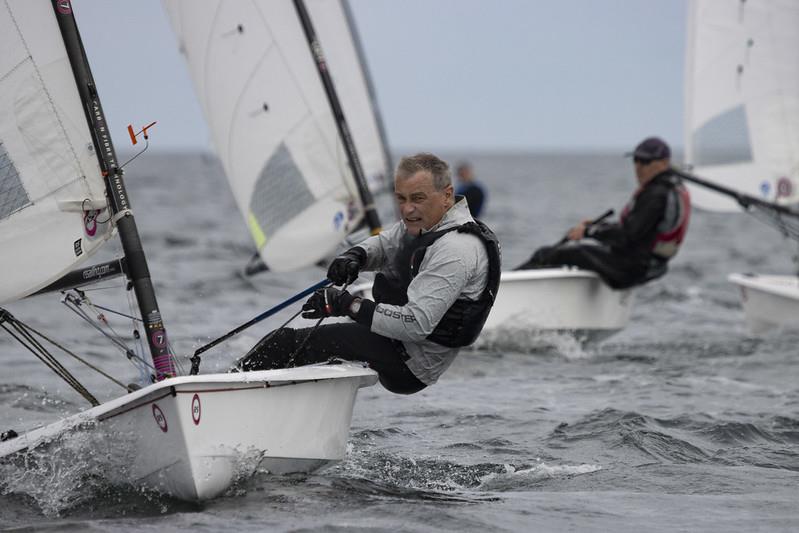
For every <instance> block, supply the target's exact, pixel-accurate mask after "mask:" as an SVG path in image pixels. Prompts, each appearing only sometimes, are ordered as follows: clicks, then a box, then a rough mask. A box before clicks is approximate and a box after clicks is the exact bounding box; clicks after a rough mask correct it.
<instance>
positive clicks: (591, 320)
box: [352, 268, 633, 341]
mask: <svg viewBox="0 0 799 533" xmlns="http://www.w3.org/2000/svg"><path fill="white" fill-rule="evenodd" d="M352 292H353V293H354V294H358V293H360V294H362V295H364V296H366V297H371V285H366V284H364V285H359V286H356V287H354V288H353V289H352ZM632 302H633V294H632V290H621V291H617V290H613V289H611V288H610V287H608V286H607V285H606V284H605V283H604V282H603V281H602V280H601V279H600V277H599V276H598V275H597V274H595V273H594V272H589V271H586V270H579V269H575V268H542V269H535V270H519V271H508V272H502V277H501V279H500V284H499V294H498V295H497V300H496V302H494V307H493V308H492V309H491V314H489V315H488V320H487V321H486V324H485V327H484V329H483V331H484V332H485V333H488V332H490V333H491V335H492V336H493V335H496V334H497V333H498V332H502V331H505V330H519V329H524V330H525V331H527V332H534V333H542V334H546V333H569V334H573V335H575V336H576V337H577V338H578V339H581V340H590V341H599V340H602V339H605V338H607V337H609V336H611V335H613V334H614V333H616V332H618V331H620V330H621V329H623V328H624V327H625V326H626V325H627V322H629V319H630V309H631V307H632Z"/></svg>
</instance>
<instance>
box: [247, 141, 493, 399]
mask: <svg viewBox="0 0 799 533" xmlns="http://www.w3.org/2000/svg"><path fill="white" fill-rule="evenodd" d="M394 187H395V194H396V199H397V202H398V203H399V209H400V213H401V216H402V219H401V220H400V221H399V222H397V223H396V224H395V225H394V226H392V227H391V228H389V229H388V230H386V231H384V232H382V233H380V234H379V235H375V236H372V237H369V238H368V239H366V240H365V241H363V242H362V243H360V244H359V245H357V246H355V247H353V248H350V249H349V250H347V251H346V252H344V253H343V254H341V255H340V256H338V257H336V258H335V259H334V260H333V262H332V263H331V264H330V267H329V269H328V278H329V279H330V280H331V281H333V282H334V283H335V284H338V285H343V284H349V283H352V282H353V281H354V280H355V279H356V278H357V277H358V273H359V272H361V271H364V270H365V271H377V272H378V274H377V276H376V278H375V285H374V288H373V294H374V298H375V301H372V300H369V299H365V298H359V297H354V296H352V295H351V294H349V293H348V292H347V291H346V290H343V289H338V288H335V287H327V288H324V289H320V290H318V291H317V292H315V293H314V294H313V295H312V296H311V297H310V298H309V299H308V301H307V302H306V303H305V305H304V306H303V310H304V313H303V317H305V318H312V319H313V318H323V317H328V316H348V317H350V318H352V319H353V320H354V321H355V322H345V323H335V324H328V325H322V326H320V327H318V328H316V329H313V328H306V329H299V330H295V329H290V328H283V329H280V330H276V331H275V332H272V333H270V334H269V335H267V336H266V337H264V338H263V339H262V340H261V341H260V342H259V343H258V344H257V345H255V347H253V348H252V350H250V352H249V353H248V354H247V355H245V356H244V357H243V358H242V359H241V360H240V361H239V363H238V365H237V368H238V369H239V370H243V371H247V370H263V369H271V368H284V367H286V366H295V365H303V364H309V363H315V362H321V361H326V360H327V359H329V358H330V357H339V358H341V359H346V360H357V361H364V362H366V363H368V364H369V366H370V367H371V368H372V369H374V370H375V371H376V372H377V373H378V375H379V376H380V382H381V383H382V384H383V386H384V387H385V388H386V389H388V390H390V391H392V392H395V393H400V394H412V393H415V392H418V391H420V390H422V389H423V388H425V387H426V386H428V385H432V384H433V383H435V382H436V381H437V380H438V378H439V377H440V376H441V374H442V373H443V372H444V371H445V370H446V369H447V368H448V367H449V365H450V364H451V363H452V361H453V360H454V359H455V357H456V356H457V354H458V350H459V349H460V347H462V346H466V345H468V344H471V343H473V342H474V341H475V339H476V338H477V336H478V334H479V333H480V330H481V329H482V327H483V324H484V323H485V320H486V318H487V317H488V312H489V311H490V310H491V306H492V305H493V303H494V299H495V297H496V294H497V288H498V286H499V273H500V251H499V243H498V241H497V239H496V237H495V236H494V234H493V233H492V232H491V230H489V229H488V227H486V226H485V224H483V223H481V222H476V221H475V220H474V219H473V218H472V217H471V215H470V214H469V209H468V207H467V205H466V201H465V200H463V198H462V197H457V198H456V197H455V195H454V193H453V187H452V179H451V175H450V170H449V167H448V165H447V163H445V162H444V161H442V160H441V159H439V158H438V157H436V156H434V155H432V154H427V153H421V154H417V155H414V156H409V157H404V158H403V159H402V160H401V161H400V163H399V165H398V167H397V171H396V175H395V180H394Z"/></svg>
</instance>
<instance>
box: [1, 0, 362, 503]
mask: <svg viewBox="0 0 799 533" xmlns="http://www.w3.org/2000/svg"><path fill="white" fill-rule="evenodd" d="M0 44H2V50H3V54H2V55H0V248H2V249H3V251H4V252H3V253H2V254H0V271H2V272H3V274H4V275H3V276H2V279H0V304H5V303H9V302H13V301H15V300H18V299H20V298H23V297H25V296H27V295H30V294H33V293H35V292H37V291H38V292H41V291H50V290H64V291H65V290H67V289H69V288H71V287H73V286H75V285H81V284H86V283H90V282H92V281H96V280H99V279H104V278H106V277H108V276H111V275H121V274H123V275H125V276H127V278H128V280H129V286H130V287H131V288H132V290H133V291H134V293H135V298H136V301H137V304H138V307H139V311H140V313H141V320H140V321H139V322H138V323H140V324H141V325H142V326H141V327H142V328H143V333H142V334H141V336H142V337H143V338H144V339H145V340H146V345H147V347H148V349H149V352H150V356H151V357H152V363H151V364H150V363H145V364H146V370H147V373H148V374H149V375H150V379H148V380H147V381H148V382H147V383H145V384H144V386H143V387H141V388H138V387H132V386H127V387H126V388H127V389H128V390H129V391H130V392H128V393H127V394H125V395H124V396H121V397H119V398H116V399H113V400H110V401H107V402H103V403H101V402H99V401H98V400H97V399H96V398H95V397H94V396H93V395H92V394H91V393H90V392H89V391H87V390H86V389H85V388H84V387H82V385H81V384H80V382H79V381H77V379H75V377H74V376H73V375H72V374H70V373H69V372H68V371H67V370H66V369H65V368H63V366H61V365H60V364H59V363H58V362H57V361H56V360H55V359H54V358H53V357H52V354H50V353H49V351H48V349H47V346H49V344H48V342H49V339H45V338H44V336H43V335H42V334H40V333H38V332H37V331H35V330H33V329H32V328H30V327H29V326H27V325H26V324H25V323H24V322H22V321H21V320H19V319H17V318H16V317H14V316H13V315H12V314H11V313H9V312H8V311H6V310H4V309H2V308H0V326H2V329H4V330H5V331H7V332H9V333H10V334H11V335H12V336H14V337H15V338H16V339H17V340H20V342H22V344H23V345H24V346H25V347H26V348H27V349H29V350H31V351H32V352H34V353H35V354H36V355H37V356H39V357H40V358H41V359H42V360H43V361H46V362H47V364H48V365H50V367H51V369H53V370H55V371H56V372H57V373H58V374H59V375H60V376H61V377H63V378H64V379H65V380H67V382H68V383H70V385H72V386H73V387H74V388H75V389H76V390H77V391H78V392H80V393H81V394H82V395H83V396H84V397H85V398H86V399H87V400H88V401H89V402H90V403H91V404H92V405H93V407H92V408H90V409H88V410H86V411H83V412H81V413H78V414H76V415H73V416H71V417H68V418H65V419H63V420H60V421H58V422H56V423H53V424H50V425H47V426H44V427H40V428H33V429H29V430H28V431H27V432H26V433H23V434H21V435H19V436H17V435H16V433H15V432H5V433H3V442H0V461H3V462H14V463H17V462H18V463H21V464H25V462H26V461H28V460H31V458H34V457H35V453H33V452H35V451H37V450H40V449H43V448H45V447H46V446H48V445H53V446H57V445H58V444H57V443H58V440H59V439H60V438H61V437H64V436H65V435H68V434H71V433H72V432H77V431H89V432H92V433H91V434H92V435H97V436H98V438H100V439H101V440H102V441H103V442H108V445H109V446H111V447H114V448H123V447H124V448H126V449H128V450H129V452H130V454H129V455H128V458H129V463H126V464H124V465H120V466H121V467H122V468H121V469H120V470H122V471H124V473H125V475H124V479H121V480H119V481H121V482H123V483H128V484H132V485H134V486H145V487H149V488H152V489H155V490H158V491H161V492H164V493H166V494H169V495H172V496H175V497H177V498H181V499H186V500H203V499H208V498H213V497H215V496H217V495H219V494H220V493H222V492H224V491H225V490H226V489H227V488H228V487H230V486H231V484H232V483H234V482H235V481H236V479H237V476H239V475H240V474H242V473H245V474H246V473H247V472H251V471H253V470H255V469H256V468H258V466H259V464H260V465H262V466H263V467H265V468H267V469H269V470H271V471H273V472H290V471H309V470H312V469H315V468H318V467H319V466H321V465H324V464H326V463H329V462H331V461H336V460H340V459H342V458H343V457H344V454H345V451H346V442H347V435H348V432H349V427H350V423H351V417H352V409H353V405H354V401H355V398H356V394H357V391H358V389H359V388H360V387H363V386H369V385H373V384H374V383H375V382H376V381H377V376H376V374H375V373H374V372H373V371H371V370H369V369H367V368H364V367H363V366H361V365H355V364H349V363H344V364H340V365H314V366H308V367H303V368H293V369H284V370H269V371H260V372H249V373H233V374H207V375H189V376H178V366H179V365H178V363H179V360H178V359H176V358H175V357H174V355H173V353H172V351H171V347H170V345H169V343H168V341H167V332H166V327H165V325H164V320H163V318H162V316H161V313H160V311H159V308H158V304H157V300H156V297H155V293H154V291H153V284H152V281H151V279H150V275H149V271H148V268H147V263H146V257H145V253H144V250H143V248H142V246H141V242H140V240H139V235H138V231H137V229H136V223H135V219H134V216H133V212H132V211H131V204H130V198H129V197H128V194H127V192H126V190H125V184H124V180H123V178H122V172H121V170H120V169H119V165H118V163H117V159H116V154H115V151H114V146H113V143H112V142H111V137H110V135H109V132H108V128H107V123H106V121H105V116H104V114H103V110H102V106H101V104H100V99H99V96H98V94H97V90H96V87H95V85H94V81H93V79H92V75H91V71H90V69H89V65H88V62H87V59H86V55H85V52H84V50H83V45H82V43H81V39H80V35H79V33H78V28H77V25H76V23H75V19H74V17H73V13H72V6H71V4H70V2H69V1H68V0H53V1H52V3H47V2H41V1H36V2H12V1H8V0H3V1H2V2H0ZM114 233H118V235H119V238H120V241H121V244H122V249H123V252H124V257H123V258H121V259H119V260H115V261H111V262H108V263H105V264H102V265H94V266H92V267H86V268H81V269H77V270H72V271H70V270H71V269H73V268H74V267H75V266H76V265H78V263H80V262H82V261H83V260H84V259H86V258H87V257H88V256H90V255H91V254H92V253H93V252H95V251H96V250H97V249H98V247H99V246H100V245H101V244H102V243H103V242H104V241H106V240H108V239H109V238H111V237H112V235H113V234H114ZM12 274H13V275H12ZM128 353H129V354H130V355H131V357H133V358H135V353H134V352H132V351H129V352H128ZM142 361H144V360H143V359H142ZM115 381H116V380H115ZM116 382H117V383H118V384H120V385H121V386H123V387H125V386H124V385H122V383H121V382H119V381H116ZM136 389H138V390H136ZM45 455H47V454H45ZM247 458H249V459H250V460H246V459H247Z"/></svg>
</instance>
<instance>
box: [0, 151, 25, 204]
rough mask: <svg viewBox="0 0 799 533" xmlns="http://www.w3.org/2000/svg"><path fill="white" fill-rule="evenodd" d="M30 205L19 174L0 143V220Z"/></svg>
mask: <svg viewBox="0 0 799 533" xmlns="http://www.w3.org/2000/svg"><path fill="white" fill-rule="evenodd" d="M30 203H31V201H30V199H29V198H28V193H27V192H25V188H24V187H23V186H22V181H21V180H20V179H19V172H17V168H16V167H15V166H14V163H13V162H12V161H11V158H10V157H9V156H8V152H7V151H6V149H5V147H4V146H3V143H2V142H0V220H3V219H4V218H6V217H8V216H10V215H11V213H14V212H16V211H18V210H20V209H22V208H23V207H25V206H26V205H30Z"/></svg>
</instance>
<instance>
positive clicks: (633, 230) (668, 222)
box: [516, 137, 691, 289]
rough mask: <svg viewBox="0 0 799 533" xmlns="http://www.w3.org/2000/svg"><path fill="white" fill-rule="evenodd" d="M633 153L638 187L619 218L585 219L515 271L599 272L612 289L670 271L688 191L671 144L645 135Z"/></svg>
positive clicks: (685, 213)
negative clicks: (575, 269)
mask: <svg viewBox="0 0 799 533" xmlns="http://www.w3.org/2000/svg"><path fill="white" fill-rule="evenodd" d="M626 155H627V156H632V158H633V164H634V165H635V175H636V178H637V181H638V185H639V186H638V189H637V190H636V191H635V193H634V194H633V196H632V198H631V199H630V201H629V202H628V204H627V205H626V207H625V208H624V210H623V212H622V214H621V217H620V220H619V221H618V222H614V223H596V222H594V221H590V220H584V221H583V222H581V223H580V224H578V225H577V226H575V227H573V228H571V229H570V230H569V232H568V234H567V235H566V237H565V238H564V240H562V241H561V242H560V243H558V244H556V245H554V246H544V247H542V248H539V249H538V250H536V251H535V253H534V254H533V255H532V257H531V258H530V259H529V260H528V261H527V262H526V263H524V264H522V265H521V266H519V267H518V268H516V270H526V269H531V268H542V267H552V266H559V265H571V266H576V267H579V268H583V269H586V270H593V271H594V272H596V273H598V274H599V275H600V276H601V277H602V279H603V280H605V282H606V283H607V284H608V285H610V286H611V287H612V288H614V289H623V288H628V287H632V286H634V285H639V284H642V283H645V282H647V281H650V280H652V279H655V278H658V277H660V276H662V275H663V274H665V273H666V269H667V267H666V264H667V263H668V261H669V260H670V259H671V258H672V257H674V256H675V255H676V254H677V251H678V250H679V248H680V244H681V243H682V241H683V238H684V237H685V233H686V232H687V231H688V220H689V218H690V214H691V201H690V198H689V196H688V190H687V189H686V188H685V186H684V185H683V184H682V181H681V180H680V178H679V177H677V176H676V175H675V174H673V173H672V172H671V167H670V157H671V150H670V149H669V146H668V145H667V144H666V143H665V142H664V141H662V140H661V139H659V138H657V137H649V138H647V139H644V140H643V141H642V142H641V143H640V144H639V145H638V146H636V148H635V150H634V151H633V152H631V153H629V154H626Z"/></svg>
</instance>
